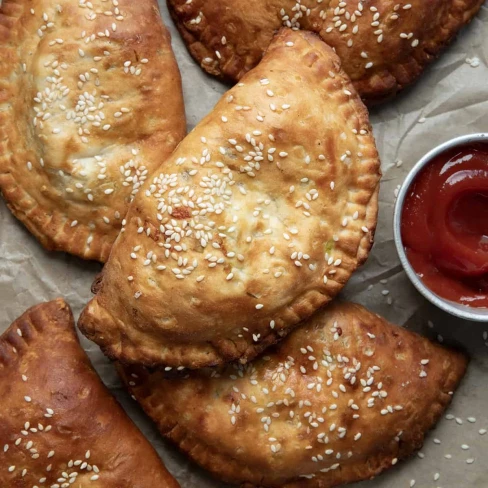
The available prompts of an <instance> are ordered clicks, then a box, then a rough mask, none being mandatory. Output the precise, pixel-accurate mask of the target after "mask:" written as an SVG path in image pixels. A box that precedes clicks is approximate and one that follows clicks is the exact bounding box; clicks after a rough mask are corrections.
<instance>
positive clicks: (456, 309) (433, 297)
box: [393, 133, 488, 323]
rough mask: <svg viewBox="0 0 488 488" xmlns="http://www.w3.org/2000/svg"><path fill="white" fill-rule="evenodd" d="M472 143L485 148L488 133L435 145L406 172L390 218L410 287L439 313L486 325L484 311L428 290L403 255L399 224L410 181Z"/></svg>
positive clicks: (487, 143) (486, 318) (487, 314)
mask: <svg viewBox="0 0 488 488" xmlns="http://www.w3.org/2000/svg"><path fill="white" fill-rule="evenodd" d="M473 143H485V144H486V145H487V147H488V133H481V134H470V135H466V136H461V137H456V138H454V139H451V140H450V141H447V142H445V143H444V144H441V145H440V146H437V147H436V148H434V149H432V150H431V151H430V152H428V153H427V154H426V155H425V156H424V157H423V158H421V159H420V161H419V162H418V163H417V164H416V165H415V166H414V167H413V169H412V170H411V171H410V173H408V175H407V177H406V178H405V181H404V182H403V184H402V186H401V188H400V191H399V192H398V197H397V200H396V204H395V210H394V219H393V233H394V237H395V245H396V248H397V252H398V255H399V257H400V261H401V263H402V266H403V268H404V269H405V272H406V273H407V276H408V277H409V278H410V281H411V282H412V284H413V285H414V286H415V288H417V290H418V291H419V292H420V293H421V294H422V295H423V296H424V297H425V298H427V300H429V301H430V302H431V303H433V304H434V305H436V306H437V307H439V308H440V309H441V310H444V311H445V312H448V313H450V314H452V315H454V316H456V317H460V318H462V319H466V320H472V321H476V322H487V323H488V309H483V308H474V307H468V306H466V305H463V304H460V303H456V302H453V301H451V300H448V299H446V298H443V297H441V296H439V295H437V294H436V293H434V292H433V291H432V290H431V289H430V288H428V287H427V286H426V285H425V284H424V282H423V281H422V280H421V279H420V278H419V277H418V275H417V273H416V272H415V270H414V268H413V267H412V265H411V264H410V262H409V260H408V258H407V254H406V252H405V247H404V245H403V241H402V232H401V223H402V214H403V207H404V204H405V199H406V196H407V194H408V190H409V188H410V186H411V184H412V183H413V182H414V180H415V179H416V178H417V176H418V175H419V173H420V172H421V171H422V170H423V169H424V167H425V166H427V165H428V164H429V163H430V162H431V161H432V160H433V159H434V158H436V157H437V156H439V155H440V154H442V153H444V152H445V151H447V150H449V149H453V148H456V147H458V146H459V147H460V146H465V145H469V144H473Z"/></svg>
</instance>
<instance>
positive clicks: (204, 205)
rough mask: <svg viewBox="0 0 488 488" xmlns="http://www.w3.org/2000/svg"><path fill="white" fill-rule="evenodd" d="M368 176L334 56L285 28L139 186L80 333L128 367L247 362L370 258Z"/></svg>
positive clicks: (355, 107) (358, 109)
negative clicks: (141, 190) (170, 154)
mask: <svg viewBox="0 0 488 488" xmlns="http://www.w3.org/2000/svg"><path fill="white" fill-rule="evenodd" d="M379 172H380V170H379V161H378V154H377V151H376V147H375V143H374V139H373V136H372V134H371V127H370V125H369V120H368V113H367V111H366V109H365V107H364V105H363V104H362V102H361V100H360V98H359V97H358V95H357V94H356V92H355V90H354V88H353V86H352V84H351V82H350V80H349V79H348V78H347V76H346V75H345V73H344V72H343V71H342V70H341V68H340V62H339V59H338V58H337V56H336V55H335V54H334V53H333V51H332V49H330V48H329V47H328V46H327V45H326V44H324V43H323V42H321V41H320V40H319V39H318V38H317V37H316V36H315V35H314V34H311V33H308V32H294V31H292V30H291V29H284V30H283V31H282V32H281V33H280V35H279V36H277V37H276V38H275V41H274V42H273V44H272V45H271V46H270V49H269V51H268V54H267V55H266V56H265V58H264V59H263V61H262V62H261V63H260V64H259V65H258V66H257V67H256V68H255V69H253V70H252V71H251V72H249V73H248V74H247V75H246V76H245V77H244V78H243V79H242V82H241V83H240V84H238V85H237V86H236V87H234V88H233V89H232V90H230V91H229V92H228V93H227V94H225V95H224V96H223V98H222V99H221V100H220V102H219V103H218V104H217V106H216V107H215V109H214V110H213V111H212V112H211V113H210V114H209V115H208V116H207V117H206V118H205V119H204V120H203V121H202V122H201V123H200V124H199V125H198V126H197V127H196V128H195V130H194V131H193V132H192V133H191V134H190V135H188V136H187V137H186V139H185V140H184V141H183V142H182V143H181V144H180V145H179V146H178V148H177V149H176V151H175V152H174V153H173V155H172V156H171V157H170V158H169V159H168V160H167V161H166V162H164V164H163V165H162V166H161V169H160V171H159V172H157V173H155V176H154V177H153V178H152V181H151V182H149V184H148V185H147V186H146V191H144V192H141V193H139V194H138V195H137V197H136V199H135V200H134V202H133V204H132V205H131V207H130V211H129V214H128V217H127V225H126V227H125V231H124V232H123V233H122V234H121V235H120V237H119V239H118V240H117V243H116V245H115V246H114V249H113V252H112V255H111V258H110V260H109V262H108V263H107V265H106V267H105V270H104V276H103V280H102V283H101V289H100V291H99V293H98V295H97V296H96V298H95V299H94V300H92V301H91V302H90V304H89V305H88V306H87V308H86V309H85V311H84V312H83V314H82V317H81V319H80V322H79V325H80V328H81V330H82V331H83V332H84V333H85V334H86V335H87V336H88V337H89V338H90V339H92V340H94V341H95V342H97V343H98V344H99V345H100V346H101V347H102V349H103V350H104V352H105V353H106V354H108V355H109V356H111V357H114V358H117V359H119V360H122V361H126V362H131V363H137V362H140V363H143V364H145V365H167V366H170V367H180V366H185V367H190V368H198V367H203V366H208V365H215V364H219V363H222V362H225V361H230V360H234V359H237V358H240V359H241V360H242V361H247V360H248V359H250V358H252V357H254V356H255V355H256V354H257V353H259V352H260V351H261V350H263V349H264V348H265V347H267V346H269V345H270V344H272V343H274V342H276V341H277V340H278V339H279V337H280V336H283V335H285V334H286V333H287V332H288V331H289V330H290V329H291V328H292V327H294V326H295V325H296V324H297V323H298V322H300V321H301V320H303V319H304V318H306V317H308V316H310V315H311V314H312V313H313V312H314V311H315V310H316V309H317V308H318V307H320V306H321V305H323V304H324V303H327V302H328V301H330V300H331V299H332V297H334V296H335V295H336V294H337V293H338V292H339V290H340V289H341V288H342V287H343V286H344V284H345V283H346V282H347V280H348V279H349V277H350V276H351V274H352V273H353V272H354V270H355V269H356V268H357V266H358V265H359V264H361V263H362V262H363V261H364V260H365V259H366V257H367V255H368V252H369V249H370V247H371V243H372V239H373V233H374V230H375V227H376V218H377V209H378V208H377V196H378V185H379V178H380V174H379Z"/></svg>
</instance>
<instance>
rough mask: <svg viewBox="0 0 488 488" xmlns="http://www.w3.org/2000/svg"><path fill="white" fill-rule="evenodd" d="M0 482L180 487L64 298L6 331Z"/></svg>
mask: <svg viewBox="0 0 488 488" xmlns="http://www.w3.org/2000/svg"><path fill="white" fill-rule="evenodd" d="M0 444H1V445H0V486H2V487H3V488H13V487H19V488H21V487H26V488H27V487H33V486H37V487H38V488H43V487H51V488H65V487H68V486H76V487H80V488H81V487H92V488H153V487H158V488H159V487H161V488H177V487H178V486H179V485H178V483H177V482H176V481H175V480H174V479H173V478H172V476H171V475H170V474H169V473H168V472H167V471H166V469H165V467H164V466H163V464H162V462H161V460H160V459H159V457H158V455H157V454H156V451H154V449H153V448H152V447H151V445H150V444H149V442H148V441H147V440H146V439H145V438H144V437H143V435H142V434H141V432H139V430H138V429H137V427H136V426H135V425H134V424H133V423H132V421H131V420H130V419H129V417H128V416H127V415H126V414H125V412H124V411H123V410H122V408H121V407H120V405H119V404H118V403H117V402H116V400H115V399H114V398H113V397H112V395H111V394H110V393H109V392H108V390H107V389H106V387H105V386H104V385H103V383H102V382H101V381H100V378H99V377H98V375H97V374H96V372H95V370H94V369H93V368H92V366H91V364H90V361H89V360H88V357H87V355H86V354H85V352H84V351H83V349H82V348H81V347H80V344H79V342H78V337H77V336H76V332H75V328H74V321H73V316H72V315H71V311H70V309H69V307H68V305H67V304H66V303H65V302H64V301H63V300H61V299H59V300H56V301H53V302H50V303H44V304H42V305H38V306H36V307H33V308H31V309H29V310H28V311H27V312H25V314H24V315H22V316H21V317H20V318H19V319H17V320H16V321H15V322H14V323H13V324H12V325H11V326H10V328H9V329H8V330H7V331H6V332H5V333H4V334H3V335H2V336H1V337H0Z"/></svg>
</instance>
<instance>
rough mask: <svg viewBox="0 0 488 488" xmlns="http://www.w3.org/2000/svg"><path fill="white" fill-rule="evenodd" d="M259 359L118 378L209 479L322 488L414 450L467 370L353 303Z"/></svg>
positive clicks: (125, 373)
mask: <svg viewBox="0 0 488 488" xmlns="http://www.w3.org/2000/svg"><path fill="white" fill-rule="evenodd" d="M265 354H266V355H265V356H263V357H261V358H260V359H258V360H256V361H255V362H253V363H250V364H248V365H245V366H243V365H229V366H227V367H226V368H225V369H223V370H219V371H217V370H211V369H203V370H200V371H193V372H189V373H188V374H186V375H184V376H182V377H180V378H173V379H165V378H164V373H161V372H155V373H152V374H150V373H148V371H147V370H145V369H144V368H142V367H139V366H132V367H131V366H128V367H126V368H125V369H123V368H122V367H120V366H119V371H120V372H121V374H122V377H123V379H124V381H125V382H126V384H127V385H128V387H129V390H130V392H131V393H132V394H133V395H134V396H135V398H136V399H137V401H138V402H139V403H140V404H141V405H142V407H143V408H144V410H145V411H146V413H147V414H148V415H149V416H150V417H151V418H152V419H153V420H154V421H155V422H156V424H157V426H158V427H159V429H160V431H161V432H162V433H163V434H164V435H165V436H167V437H168V438H170V439H171V440H173V441H174V442H175V443H176V444H177V445H178V446H179V447H180V449H181V450H183V451H184V452H186V453H188V455H189V456H190V457H191V458H192V459H193V460H195V461H196V462H197V463H199V464H200V465H201V466H203V467H204V468H206V469H208V470H209V471H211V472H212V473H213V474H214V475H215V476H216V477H218V478H221V479H223V480H225V481H227V482H234V483H243V484H245V486H248V487H255V486H264V487H268V488H271V487H273V488H278V487H280V488H284V487H286V488H305V487H306V488H330V487H333V486H336V485H340V484H343V483H350V482H353V481H358V480H363V479H369V478H372V477H374V476H376V475H378V474H379V473H381V472H382V471H383V470H385V469H388V468H389V467H391V466H392V465H394V464H396V463H397V461H398V460H400V459H402V458H405V457H407V456H409V455H410V454H412V452H413V451H414V450H416V449H419V448H420V447H421V445H422V443H423V439H424V435H425V433H426V432H427V431H428V430H429V429H430V428H431V427H432V426H433V425H434V424H435V423H436V422H437V420H438V419H439V417H440V416H441V414H442V412H443V410H444V409H445V408H446V406H447V405H448V403H449V402H450V400H451V395H452V392H453V391H454V390H455V389H456V387H457V385H458V383H459V381H460V380H461V378H462V376H463V375H464V372H465V368H466V362H467V361H466V358H465V357H464V356H463V355H461V354H459V353H457V352H454V351H451V350H449V349H446V348H444V347H441V346H439V345H438V344H433V343H431V342H429V341H428V340H427V339H425V338H423V337H421V336H419V335H417V334H414V333H412V332H409V331H407V330H405V329H403V328H400V327H396V326H393V325H392V324H390V323H388V322H387V321H386V320H384V319H382V318H381V317H379V316H377V315H375V314H373V313H371V312H369V311H368V310H366V309H365V308H363V307H361V306H359V305H355V304H352V303H343V304H333V305H331V306H329V307H326V308H325V310H323V311H320V312H319V313H318V314H316V315H314V316H313V317H312V319H311V320H309V321H307V322H306V324H304V325H303V326H301V327H299V328H298V329H296V330H295V331H294V332H292V333H291V334H290V335H289V336H288V337H287V338H286V339H285V340H284V341H283V342H282V343H280V344H279V345H278V346H276V347H275V348H271V349H270V350H269V351H267V352H266V353H265ZM183 374H184V373H183Z"/></svg>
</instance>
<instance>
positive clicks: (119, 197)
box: [0, 0, 185, 261]
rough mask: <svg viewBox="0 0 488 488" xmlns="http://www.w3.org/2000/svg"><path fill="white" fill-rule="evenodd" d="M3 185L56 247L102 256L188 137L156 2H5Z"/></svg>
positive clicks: (0, 135)
mask: <svg viewBox="0 0 488 488" xmlns="http://www.w3.org/2000/svg"><path fill="white" fill-rule="evenodd" d="M0 5H1V6H0V53H1V54H0V191H1V192H2V193H3V196H4V198H5V200H6V201H7V203H8V206H9V207H10V209H11V210H12V212H13V213H14V215H15V216H16V217H17V218H18V219H19V220H21V221H22V222H23V223H24V224H25V225H26V227H27V228H28V229H29V230H30V231H31V232H32V233H33V234H34V235H35V236H36V237H37V238H38V239H39V240H40V242H41V243H42V244H43V245H44V246H45V247H46V248H47V249H51V250H59V251H66V252H69V253H72V254H75V255H77V256H80V257H82V258H86V259H94V260H99V261H105V260H106V259H107V258H108V255H109V252H110V248H111V246H112V243H113V242H114V240H115V238H116V237H117V234H118V233H119V231H120V228H121V225H122V220H123V218H124V216H125V214H126V212H127V207H128V205H129V202H130V201H131V200H132V199H133V197H134V195H135V194H136V193H137V191H138V190H139V188H140V186H141V185H142V183H143V182H144V181H145V180H146V179H147V178H148V175H149V174H150V173H151V172H152V170H153V169H154V168H155V167H157V166H158V165H159V164H160V162H161V161H163V160H164V159H165V158H166V157H167V156H168V155H169V154H170V153H171V152H172V150H173V149H174V147H175V146H176V145H177V144H178V142H179V141H180V140H181V139H182V138H183V137H184V135H185V116H184V107H183V98H182V91H181V80H180V75H179V71H178V67H177V65H176V61H175V58H174V55H173V52H172V50H171V44H170V36H169V33H168V32H167V30H166V28H165V27H164V26H163V24H162V22H161V18H160V16H159V12H158V9H157V3H156V2H155V1H154V0H138V1H137V2H132V1H130V0H109V1H107V0H92V1H87V0H79V1H78V0H76V1H72V0H33V1H30V2H27V1H25V0H3V5H2V4H1V2H0Z"/></svg>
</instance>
